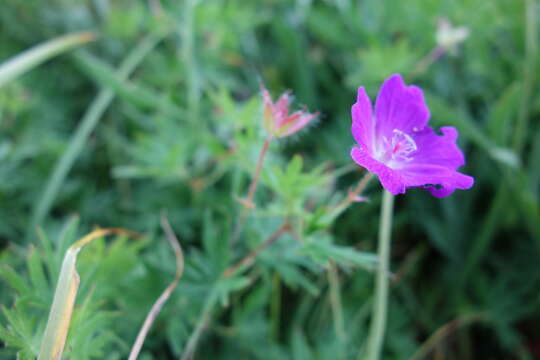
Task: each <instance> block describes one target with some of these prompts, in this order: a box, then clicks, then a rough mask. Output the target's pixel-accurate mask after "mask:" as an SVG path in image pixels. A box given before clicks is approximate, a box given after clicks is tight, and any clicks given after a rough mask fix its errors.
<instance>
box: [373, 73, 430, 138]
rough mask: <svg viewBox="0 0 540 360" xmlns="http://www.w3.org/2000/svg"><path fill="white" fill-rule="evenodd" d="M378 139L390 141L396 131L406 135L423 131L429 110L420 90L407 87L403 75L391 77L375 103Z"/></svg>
mask: <svg viewBox="0 0 540 360" xmlns="http://www.w3.org/2000/svg"><path fill="white" fill-rule="evenodd" d="M375 118H376V133H377V137H379V138H382V137H386V138H388V139H390V138H391V137H392V132H393V131H394V129H397V130H400V131H402V132H404V133H408V134H410V133H412V132H413V131H415V130H421V129H422V128H423V127H424V126H425V125H426V124H427V122H428V120H429V109H428V107H427V105H426V102H425V100H424V95H423V93H422V90H420V88H418V87H416V86H414V85H411V86H405V83H404V82H403V78H402V77H401V75H399V74H396V75H392V76H390V77H389V78H388V79H387V80H386V81H385V82H384V83H383V84H382V86H381V89H380V90H379V94H378V96H377V101H376V103H375Z"/></svg>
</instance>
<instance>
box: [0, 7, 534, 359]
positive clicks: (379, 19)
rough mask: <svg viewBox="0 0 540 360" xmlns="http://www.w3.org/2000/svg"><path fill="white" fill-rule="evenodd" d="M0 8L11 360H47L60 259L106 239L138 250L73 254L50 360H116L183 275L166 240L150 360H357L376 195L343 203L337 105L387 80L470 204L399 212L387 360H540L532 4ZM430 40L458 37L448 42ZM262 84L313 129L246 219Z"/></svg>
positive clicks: (347, 142)
mask: <svg viewBox="0 0 540 360" xmlns="http://www.w3.org/2000/svg"><path fill="white" fill-rule="evenodd" d="M0 9H1V10H0V279H2V280H0V304H1V305H2V306H1V312H0V359H13V358H15V357H16V356H18V357H19V358H20V359H34V358H37V356H38V354H39V351H40V346H41V340H42V336H43V333H44V331H45V328H46V325H47V319H48V316H49V310H50V308H51V304H52V302H53V295H54V292H55V288H56V284H57V279H58V277H59V274H60V269H61V266H62V261H63V259H64V256H65V255H66V252H67V250H68V248H69V247H70V246H71V245H72V244H73V243H75V242H76V241H77V240H78V239H80V238H82V237H83V236H84V235H85V234H88V233H90V232H91V231H92V230H94V229H95V228H96V227H101V228H122V229H127V230H130V231H133V232H137V233H138V234H140V236H129V237H128V236H125V235H118V236H116V237H110V238H98V239H96V240H95V241H93V242H92V243H90V244H88V245H87V246H86V247H85V248H84V249H82V250H81V252H80V254H79V256H78V259H77V265H76V267H77V272H78V273H79V275H80V277H81V279H80V285H79V288H78V293H77V297H76V302H75V307H74V311H73V314H72V317H71V325H70V329H69V333H68V337H67V342H66V345H65V348H64V355H63V356H64V358H66V359H67V358H69V359H126V358H128V355H129V353H130V351H131V348H132V345H133V343H134V342H135V339H136V337H137V334H138V332H139V329H140V328H141V327H142V325H143V322H144V320H145V318H146V316H147V314H148V313H149V312H150V309H151V308H152V305H153V304H154V302H155V301H156V300H157V299H158V297H159V296H160V295H161V294H162V292H163V291H164V290H165V288H166V287H167V286H168V285H169V284H170V283H171V282H172V281H173V280H174V278H175V274H176V273H177V270H178V269H177V262H178V258H177V257H175V252H174V251H172V250H171V247H170V244H169V243H168V242H167V239H169V240H170V239H171V234H170V233H169V234H168V235H167V233H166V231H165V229H164V226H162V223H163V222H164V221H163V220H164V219H165V220H168V222H169V223H170V224H171V226H172V229H173V231H174V233H175V234H176V237H177V238H178V240H179V243H180V244H181V246H182V249H183V261H184V269H183V274H182V277H181V279H180V281H179V283H178V286H177V287H176V288H175V289H174V290H173V291H172V293H171V294H170V298H169V299H168V302H167V303H165V304H164V306H163V308H162V309H161V312H160V313H159V315H158V316H157V318H156V320H155V321H154V323H153V325H152V328H151V329H150V331H149V333H148V335H147V336H146V339H145V342H144V344H143V346H142V349H141V353H140V356H139V359H182V358H183V359H188V358H189V356H190V355H192V354H194V358H195V359H292V360H311V359H320V360H322V359H331V360H336V359H339V360H348V359H362V355H361V354H362V351H363V349H365V346H366V338H367V333H368V329H369V324H370V317H371V314H370V311H371V308H372V296H373V280H374V273H373V269H374V268H375V267H376V264H377V258H376V254H375V249H376V239H377V228H378V223H379V209H380V205H381V200H382V196H381V186H380V184H379V183H378V181H377V180H371V181H370V182H369V183H368V185H367V187H366V188H365V191H363V192H362V195H363V196H366V197H367V198H368V199H369V201H368V202H352V201H350V200H349V199H350V197H349V189H353V188H354V187H356V186H357V184H358V182H359V181H360V180H361V179H362V177H363V176H364V170H362V169H361V168H360V167H358V166H356V165H355V164H354V163H353V162H352V160H351V158H350V156H349V152H350V149H351V146H352V145H353V143H354V140H353V139H352V136H351V133H350V123H351V118H350V107H351V105H352V103H353V102H354V101H355V96H356V88H357V87H358V86H360V85H363V86H366V88H367V90H368V93H369V94H370V95H371V96H372V97H374V96H375V94H376V92H377V90H378V87H379V85H380V84H381V82H382V81H383V80H384V79H385V78H386V77H388V76H389V75H390V74H393V73H401V74H402V75H403V76H404V78H405V79H406V80H407V82H408V83H415V84H418V85H420V86H421V87H422V88H423V89H424V91H425V93H426V98H427V102H428V104H429V106H430V110H431V122H432V125H433V126H437V127H439V126H442V125H452V126H455V127H456V128H458V130H459V131H460V146H461V148H462V149H463V150H464V152H465V154H466V157H467V164H466V166H465V167H464V168H463V172H465V173H467V174H470V175H472V176H474V177H475V180H476V183H475V186H474V187H473V188H472V189H471V190H469V191H457V192H456V193H454V194H453V195H452V196H450V197H449V198H445V199H436V198H433V197H431V196H430V195H429V194H428V193H427V192H425V191H424V190H421V189H413V190H409V191H408V192H407V194H406V195H401V196H398V197H396V199H395V215H394V225H393V232H392V257H391V264H390V268H391V270H392V276H391V289H390V299H389V313H388V325H387V330H386V337H385V341H384V346H383V349H384V351H383V356H382V359H385V360H386V359H388V360H392V359H396V360H399V359H412V360H420V359H452V360H467V359H535V358H540V326H539V324H540V296H539V294H538V289H540V271H539V270H538V263H539V261H538V259H539V257H540V203H539V199H540V193H539V192H540V126H539V124H540V123H539V121H538V119H539V116H540V96H539V94H540V92H539V90H540V87H539V85H538V79H539V78H540V77H539V76H538V74H537V72H538V69H540V56H539V52H538V39H539V36H538V35H539V31H540V19H539V17H540V4H539V3H538V1H537V0H499V1H482V0H459V1H452V0H443V1H435V0H407V1H400V0H389V1H384V2H383V1H379V0H361V1H353V0H315V1H312V0H256V1H247V0H179V1H172V0H170V1H169V0H148V1H146V0H145V1H128V0H117V1H111V0H54V1H43V0H41V1H40V0H25V1H20V0H3V1H2V4H1V5H0ZM441 19H448V20H449V21H450V23H451V26H453V27H454V29H455V28H458V27H465V28H466V29H467V30H468V36H463V38H462V39H459V40H461V41H459V42H458V43H455V44H450V43H448V42H446V43H445V42H441V40H440V39H439V43H437V40H436V33H437V29H438V28H439V29H441ZM88 32H90V33H88ZM439 34H440V33H439ZM66 35H68V37H67V38H66V37H64V36H66ZM94 35H95V39H94V38H93V37H94ZM48 41H56V42H53V43H52V44H53V46H54V47H53V48H51V47H50V46H51V43H50V42H48ZM40 44H45V45H43V46H44V47H42V48H39V49H38V50H40V52H31V51H28V50H29V49H31V48H33V47H35V46H39V45H40ZM47 46H48V47H47ZM34 50H35V48H34ZM21 54H25V55H28V56H34V58H24V57H22V56H20V57H18V58H15V57H16V56H18V55H21ZM36 54H37V55H36ZM10 61H11V62H10ZM261 83H264V84H265V86H266V87H267V88H268V89H269V91H270V92H271V94H272V96H273V98H274V99H275V98H277V97H278V96H279V95H280V94H281V93H282V92H284V91H285V90H287V89H290V90H291V91H292V93H293V94H294V98H295V101H294V103H293V105H292V108H293V109H302V106H303V105H304V104H305V105H306V107H307V108H308V109H309V111H311V112H315V111H319V112H320V113H321V115H320V116H319V118H318V120H317V122H316V124H314V125H310V126H309V127H307V128H306V129H303V130H302V131H300V132H298V133H297V134H294V135H292V136H290V137H287V138H284V139H274V140H273V141H272V142H271V143H270V147H269V150H268V153H267V155H266V158H265V161H264V166H263V168H262V173H261V177H260V181H259V184H258V188H257V191H256V193H255V197H254V200H253V202H254V203H255V204H256V206H255V208H253V209H249V208H247V207H246V203H245V202H242V201H241V200H242V199H244V198H245V197H246V194H247V192H248V187H249V185H250V182H251V179H252V177H253V174H254V170H255V167H256V164H257V160H258V157H259V152H260V150H261V148H262V146H263V143H264V141H265V137H266V135H265V130H264V127H263V121H262V115H263V105H262V98H261V96H260V84H261ZM245 207H246V208H245ZM165 228H166V227H165ZM16 354H18V355H16Z"/></svg>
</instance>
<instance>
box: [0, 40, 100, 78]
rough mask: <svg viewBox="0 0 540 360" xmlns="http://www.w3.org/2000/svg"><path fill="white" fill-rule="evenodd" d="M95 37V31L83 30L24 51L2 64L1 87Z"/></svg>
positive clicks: (0, 70)
mask: <svg viewBox="0 0 540 360" xmlns="http://www.w3.org/2000/svg"><path fill="white" fill-rule="evenodd" d="M95 38H96V35H95V34H94V33H93V32H90V31H83V32H78V33H74V34H68V35H64V36H60V37H58V38H56V39H53V40H49V41H46V42H44V43H42V44H40V45H36V46H34V47H32V48H30V49H28V50H26V51H23V52H22V53H20V54H19V55H16V56H14V57H12V58H11V59H9V60H7V61H5V62H3V63H2V64H1V65H0V87H2V86H4V85H5V84H7V83H8V82H9V81H11V80H13V79H15V78H16V77H17V76H19V75H21V74H24V73H25V72H27V71H29V70H32V69H33V68H35V67H36V66H38V65H39V64H41V63H43V62H44V61H46V60H48V59H50V58H52V57H54V56H56V55H58V54H61V53H63V52H66V51H68V50H70V49H72V48H74V47H76V46H79V45H83V44H86V43H88V42H90V41H93V40H94V39H95Z"/></svg>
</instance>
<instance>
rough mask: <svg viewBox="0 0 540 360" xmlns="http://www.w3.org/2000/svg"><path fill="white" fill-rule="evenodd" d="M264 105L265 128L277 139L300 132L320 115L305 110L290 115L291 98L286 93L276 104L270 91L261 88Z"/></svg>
mask: <svg viewBox="0 0 540 360" xmlns="http://www.w3.org/2000/svg"><path fill="white" fill-rule="evenodd" d="M261 91H262V96H263V103H264V127H265V128H266V130H267V131H268V132H269V133H270V135H271V136H275V137H286V136H289V135H292V134H294V133H295V132H297V131H299V130H300V129H302V128H303V127H305V126H306V125H308V124H309V123H310V122H311V121H312V120H313V119H315V118H316V117H317V116H318V115H319V113H314V114H311V113H308V112H306V111H305V110H299V111H295V112H293V113H292V114H289V103H290V102H291V96H290V95H289V92H285V93H284V94H283V95H281V96H280V98H279V99H278V100H277V101H276V102H275V103H274V102H272V97H271V96H270V94H269V93H268V90H266V88H264V87H263V86H261Z"/></svg>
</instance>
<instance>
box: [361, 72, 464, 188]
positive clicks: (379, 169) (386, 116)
mask: <svg viewBox="0 0 540 360" xmlns="http://www.w3.org/2000/svg"><path fill="white" fill-rule="evenodd" d="M429 115H430V114H429V109H428V107H427V105H426V102H425V100H424V95H423V93H422V90H421V89H420V88H418V87H416V86H406V85H405V83H404V82H403V79H402V78H401V75H392V76H390V77H389V78H388V79H387V80H386V81H385V82H384V83H383V85H382V86H381V89H380V90H379V94H378V96H377V101H376V103H375V113H373V108H372V105H371V101H370V99H369V97H368V96H367V94H366V91H365V89H364V88H363V87H360V88H358V97H357V100H356V103H355V104H354V105H353V106H352V120H353V122H352V129H351V131H352V134H353V137H354V139H355V140H356V142H357V143H358V146H355V147H354V148H353V149H352V151H351V156H352V158H353V160H354V161H355V162H356V163H357V164H358V165H360V166H363V167H364V168H366V169H367V170H369V171H370V172H372V173H374V174H376V175H377V176H378V177H379V180H380V181H381V183H382V185H383V187H384V188H385V189H386V190H388V191H389V192H391V193H392V194H393V195H397V194H403V193H405V191H406V189H407V188H409V187H415V186H422V187H426V188H427V189H428V190H429V191H430V192H431V193H432V194H433V195H434V196H436V197H445V196H448V195H450V194H451V193H452V192H454V190H455V189H469V188H470V187H471V186H472V185H473V183H474V179H473V178H472V177H470V176H468V175H464V174H461V173H459V172H457V169H458V168H459V167H460V166H462V165H463V164H464V163H465V158H464V157H463V153H462V152H461V150H460V149H459V148H458V147H457V145H456V140H457V137H458V132H457V130H456V129H455V128H453V127H450V126H445V127H443V128H441V132H442V135H438V134H436V133H435V132H434V131H433V129H432V128H431V127H429V126H428V125H427V123H428V121H429Z"/></svg>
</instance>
